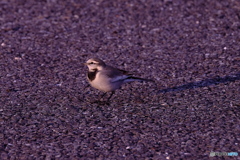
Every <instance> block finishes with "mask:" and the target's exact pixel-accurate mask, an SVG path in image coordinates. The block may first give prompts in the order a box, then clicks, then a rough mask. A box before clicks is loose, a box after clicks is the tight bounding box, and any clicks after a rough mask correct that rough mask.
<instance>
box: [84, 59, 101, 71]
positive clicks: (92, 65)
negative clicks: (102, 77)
mask: <svg viewBox="0 0 240 160" xmlns="http://www.w3.org/2000/svg"><path fill="white" fill-rule="evenodd" d="M85 64H86V65H87V66H88V69H89V71H96V70H101V69H102V68H103V67H104V66H105V63H104V62H103V61H101V60H100V59H89V60H88V61H87V62H86V63H85Z"/></svg>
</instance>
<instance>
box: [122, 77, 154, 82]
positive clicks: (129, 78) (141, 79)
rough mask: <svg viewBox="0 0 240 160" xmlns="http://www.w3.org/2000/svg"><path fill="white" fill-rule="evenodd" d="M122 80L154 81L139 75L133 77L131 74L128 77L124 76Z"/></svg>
mask: <svg viewBox="0 0 240 160" xmlns="http://www.w3.org/2000/svg"><path fill="white" fill-rule="evenodd" d="M124 81H125V82H133V81H140V82H141V81H146V82H154V81H153V80H151V79H145V78H139V77H133V76H130V77H128V78H126V79H125V80H124Z"/></svg>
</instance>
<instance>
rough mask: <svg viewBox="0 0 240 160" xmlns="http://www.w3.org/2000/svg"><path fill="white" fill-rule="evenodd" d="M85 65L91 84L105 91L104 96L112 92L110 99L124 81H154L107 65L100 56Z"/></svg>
mask: <svg viewBox="0 0 240 160" xmlns="http://www.w3.org/2000/svg"><path fill="white" fill-rule="evenodd" d="M85 65H87V66H88V69H89V71H88V73H87V79H88V81H89V83H90V85H91V86H92V87H94V88H96V89H98V90H100V91H103V92H105V93H104V94H103V96H104V95H105V94H106V93H107V92H112V93H111V95H110V97H109V98H108V101H109V99H110V98H111V97H112V95H113V94H114V93H115V90H116V89H119V88H120V87H121V85H122V84H124V83H127V82H132V81H149V82H154V81H153V80H150V79H144V78H138V77H133V76H132V75H131V74H128V72H127V71H124V70H121V69H117V68H114V67H112V66H109V65H106V64H105V63H104V62H103V61H102V60H100V59H98V58H91V59H89V60H88V61H87V62H86V63H85ZM103 96H102V97H103Z"/></svg>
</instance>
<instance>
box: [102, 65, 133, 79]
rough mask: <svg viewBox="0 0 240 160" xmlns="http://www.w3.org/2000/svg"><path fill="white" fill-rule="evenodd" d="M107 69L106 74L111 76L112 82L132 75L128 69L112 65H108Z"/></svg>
mask: <svg viewBox="0 0 240 160" xmlns="http://www.w3.org/2000/svg"><path fill="white" fill-rule="evenodd" d="M105 71H106V75H107V76H108V77H109V78H111V82H116V81H123V80H125V79H126V78H128V77H129V76H131V75H130V74H128V72H127V71H124V70H120V69H117V68H113V67H111V66H107V68H106V70H105Z"/></svg>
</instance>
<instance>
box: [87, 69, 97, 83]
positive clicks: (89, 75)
mask: <svg viewBox="0 0 240 160" xmlns="http://www.w3.org/2000/svg"><path fill="white" fill-rule="evenodd" d="M97 72H98V71H97V69H95V70H94V71H93V72H92V71H88V74H87V76H88V79H89V80H90V81H93V80H94V79H95V78H96V74H97Z"/></svg>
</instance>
